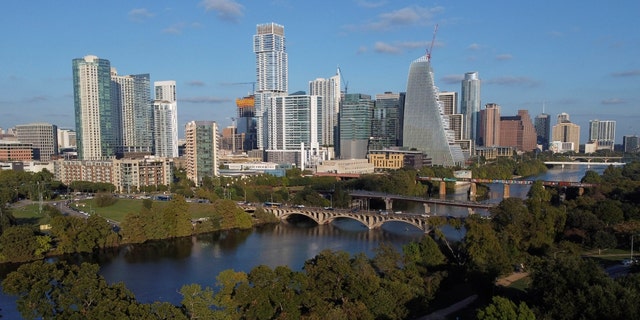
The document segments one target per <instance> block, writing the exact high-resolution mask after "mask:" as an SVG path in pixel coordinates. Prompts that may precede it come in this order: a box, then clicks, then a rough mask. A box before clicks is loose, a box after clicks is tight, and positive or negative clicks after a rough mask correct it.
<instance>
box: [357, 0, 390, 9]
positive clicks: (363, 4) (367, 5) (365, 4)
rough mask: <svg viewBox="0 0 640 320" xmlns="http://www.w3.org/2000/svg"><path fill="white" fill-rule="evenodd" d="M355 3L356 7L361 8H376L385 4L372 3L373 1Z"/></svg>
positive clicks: (383, 2) (363, 0) (382, 2)
mask: <svg viewBox="0 0 640 320" xmlns="http://www.w3.org/2000/svg"><path fill="white" fill-rule="evenodd" d="M356 3H357V4H358V6H360V7H363V8H378V7H382V6H384V5H385V4H387V2H386V1H377V2H373V1H365V0H358V1H357V2H356Z"/></svg>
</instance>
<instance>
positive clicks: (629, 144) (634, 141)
mask: <svg viewBox="0 0 640 320" xmlns="http://www.w3.org/2000/svg"><path fill="white" fill-rule="evenodd" d="M622 150H624V152H639V151H640V137H638V136H637V135H633V136H624V137H622Z"/></svg>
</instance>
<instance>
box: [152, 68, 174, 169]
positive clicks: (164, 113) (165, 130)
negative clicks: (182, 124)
mask: <svg viewBox="0 0 640 320" xmlns="http://www.w3.org/2000/svg"><path fill="white" fill-rule="evenodd" d="M153 86H154V88H155V93H156V96H155V100H154V102H153V149H154V154H155V155H156V156H159V157H168V158H175V157H178V103H177V100H176V82H175V81H173V80H168V81H156V82H154V83H153Z"/></svg>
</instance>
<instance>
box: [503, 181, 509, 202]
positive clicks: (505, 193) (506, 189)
mask: <svg viewBox="0 0 640 320" xmlns="http://www.w3.org/2000/svg"><path fill="white" fill-rule="evenodd" d="M510 196H511V189H510V188H509V184H508V183H505V184H504V191H503V193H502V199H507V198H509V197H510Z"/></svg>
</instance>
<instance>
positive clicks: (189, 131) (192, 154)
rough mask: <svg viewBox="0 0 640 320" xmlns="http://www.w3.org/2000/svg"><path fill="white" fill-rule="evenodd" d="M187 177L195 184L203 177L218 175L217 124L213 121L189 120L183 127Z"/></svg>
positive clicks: (199, 182)
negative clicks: (185, 141) (185, 143)
mask: <svg viewBox="0 0 640 320" xmlns="http://www.w3.org/2000/svg"><path fill="white" fill-rule="evenodd" d="M185 138H186V140H187V145H186V150H185V158H186V167H187V178H188V179H189V180H191V181H193V182H194V183H195V184H196V185H197V186H199V185H201V183H202V179H203V178H204V177H215V176H218V125H217V123H216V122H215V121H190V122H188V123H187V125H186V127H185Z"/></svg>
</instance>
